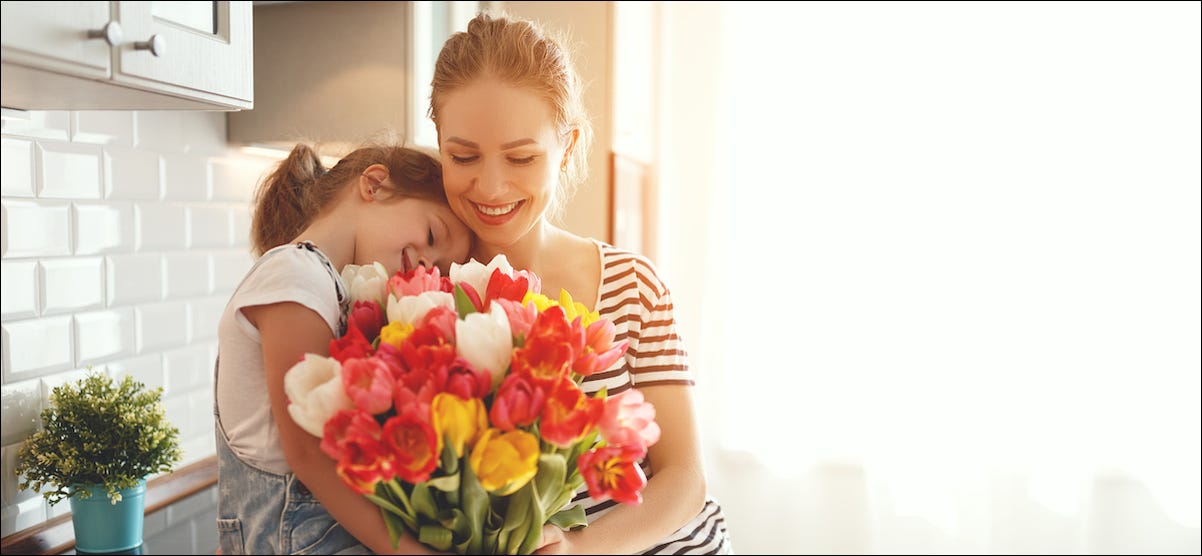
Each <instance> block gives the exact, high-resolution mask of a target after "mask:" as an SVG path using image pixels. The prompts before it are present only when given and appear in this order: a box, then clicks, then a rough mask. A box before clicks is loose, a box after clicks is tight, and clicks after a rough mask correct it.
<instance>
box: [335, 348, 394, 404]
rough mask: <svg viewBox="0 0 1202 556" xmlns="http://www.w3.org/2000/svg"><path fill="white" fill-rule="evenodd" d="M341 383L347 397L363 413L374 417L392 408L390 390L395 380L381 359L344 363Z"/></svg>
mask: <svg viewBox="0 0 1202 556" xmlns="http://www.w3.org/2000/svg"><path fill="white" fill-rule="evenodd" d="M342 383H343V386H344V387H345V388H346V394H347V396H348V397H350V398H351V401H353V402H355V406H356V407H358V408H359V409H361V410H363V411H366V412H368V413H371V414H373V415H375V414H378V413H384V412H385V411H388V410H389V409H390V408H391V407H392V389H393V388H394V387H395V385H396V380H395V379H394V378H393V376H392V371H391V370H390V369H389V368H388V364H387V363H385V362H384V361H383V360H382V359H379V358H376V357H366V358H360V359H348V360H346V361H344V362H343V363H342Z"/></svg>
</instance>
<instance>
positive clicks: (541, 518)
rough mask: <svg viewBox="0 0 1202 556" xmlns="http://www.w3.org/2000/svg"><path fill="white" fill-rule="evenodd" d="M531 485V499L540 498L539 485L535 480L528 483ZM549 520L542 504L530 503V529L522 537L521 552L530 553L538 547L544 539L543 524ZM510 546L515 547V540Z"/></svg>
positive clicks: (519, 550) (519, 549)
mask: <svg viewBox="0 0 1202 556" xmlns="http://www.w3.org/2000/svg"><path fill="white" fill-rule="evenodd" d="M528 486H529V487H530V498H531V500H538V499H539V493H538V485H537V484H535V483H534V481H530V483H529V484H528ZM546 522H547V513H546V512H544V511H543V508H542V506H541V505H539V504H537V503H532V504H530V529H528V530H527V531H526V538H525V539H522V545H521V546H520V547H519V548H518V553H519V554H530V553H531V552H534V549H535V548H538V544H539V543H540V542H541V541H542V540H543V524H544V523H546ZM510 543H511V544H510V547H509V548H511V549H512V548H513V546H512V543H513V540H512V539H511V540H510Z"/></svg>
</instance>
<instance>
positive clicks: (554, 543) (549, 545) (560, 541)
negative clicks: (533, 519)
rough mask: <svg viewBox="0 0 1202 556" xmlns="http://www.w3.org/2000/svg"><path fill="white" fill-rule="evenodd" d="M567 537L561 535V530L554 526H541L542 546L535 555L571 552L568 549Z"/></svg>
mask: <svg viewBox="0 0 1202 556" xmlns="http://www.w3.org/2000/svg"><path fill="white" fill-rule="evenodd" d="M569 544H570V543H569V542H568V537H567V535H564V534H563V529H560V528H559V527H556V526H554V525H550V524H547V525H543V544H542V546H539V547H538V548H537V549H536V550H535V551H534V553H535V554H569V553H570V552H571V551H570V550H569V548H568V545H569Z"/></svg>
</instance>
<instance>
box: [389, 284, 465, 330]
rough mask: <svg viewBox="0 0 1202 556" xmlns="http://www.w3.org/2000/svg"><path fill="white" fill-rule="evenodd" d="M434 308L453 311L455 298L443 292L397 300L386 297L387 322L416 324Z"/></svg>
mask: <svg viewBox="0 0 1202 556" xmlns="http://www.w3.org/2000/svg"><path fill="white" fill-rule="evenodd" d="M435 307H448V308H450V309H452V310H454V309H455V298H454V297H453V296H452V295H451V294H449V293H447V292H443V291H427V292H422V293H420V294H418V295H406V296H403V297H400V298H398V297H397V296H395V295H392V294H389V295H388V322H404V323H408V324H417V322H418V321H420V320H421V319H422V317H424V316H426V313H428V312H430V310H431V309H433V308H435Z"/></svg>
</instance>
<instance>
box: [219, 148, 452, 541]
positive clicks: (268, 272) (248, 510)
mask: <svg viewBox="0 0 1202 556" xmlns="http://www.w3.org/2000/svg"><path fill="white" fill-rule="evenodd" d="M251 239H252V242H253V244H254V245H253V246H254V249H255V252H256V254H259V255H260V256H259V258H258V260H257V261H256V262H255V264H254V266H253V267H252V268H251V269H250V271H249V272H248V273H247V276H246V278H245V279H243V281H242V284H241V285H239V286H238V289H237V290H236V291H235V292H234V294H233V297H232V298H231V299H230V302H229V304H228V305H227V306H226V308H225V313H224V314H223V315H222V317H221V321H220V324H219V326H218V338H219V340H218V347H219V354H218V364H217V375H216V398H217V400H216V408H215V411H214V413H215V415H216V425H217V453H218V469H219V483H218V484H219V500H218V520H217V526H218V530H219V532H220V540H221V551H222V553H223V554H297V553H314V554H354V553H367V552H368V551H371V552H376V553H388V552H393V550H394V549H393V548H392V544H391V543H390V541H389V538H388V533H387V529H386V528H385V526H384V520H383V518H382V517H381V516H380V509H379V507H377V506H376V505H374V504H372V503H371V502H370V501H368V500H367V499H366V498H364V497H363V496H362V495H360V494H358V493H356V492H354V491H352V490H351V489H349V488H348V487H347V486H345V484H344V483H343V482H342V480H341V479H340V478H339V477H338V476H337V475H336V474H335V472H334V465H335V462H334V460H332V459H331V458H330V457H329V456H327V455H325V454H324V453H322V452H321V450H320V449H319V447H318V444H319V442H320V439H318V438H316V437H314V436H312V435H310V434H309V433H307V432H305V431H304V430H302V429H301V428H300V427H299V426H298V425H297V424H296V423H295V422H294V421H293V420H292V418H291V417H290V416H289V414H288V411H287V406H288V399H287V397H286V396H285V395H284V373H285V372H286V371H287V370H288V369H289V368H291V367H292V365H293V364H294V363H295V362H296V361H298V360H299V359H300V358H301V357H302V355H303V354H304V353H307V352H312V353H321V354H327V353H328V352H329V343H330V340H331V339H334V338H336V337H338V336H340V335H341V334H342V333H343V329H344V327H345V322H344V317H343V315H344V314H345V309H346V308H347V304H348V303H349V296H348V295H347V292H346V286H345V284H343V283H342V280H341V278H340V276H339V273H340V271H341V269H342V267H343V266H345V265H347V264H352V263H353V264H359V265H363V264H370V263H372V262H373V261H379V262H380V263H382V264H383V265H384V266H385V268H386V269H387V270H388V272H389V273H390V274H391V273H393V272H396V271H397V270H409V269H410V268H413V267H415V266H416V265H426V266H437V267H439V268H441V269H442V270H443V272H446V271H448V270H449V266H450V264H451V263H452V262H462V261H463V260H464V258H465V257H466V255H467V252H468V248H469V244H470V239H471V236H470V233H469V232H468V230H467V228H466V227H464V225H463V223H462V222H460V221H459V219H458V218H456V217H455V215H454V214H453V213H452V212H451V211H450V210H449V209H448V207H447V204H446V196H445V193H444V192H443V188H442V172H441V169H440V167H439V162H438V160H437V159H435V158H433V157H431V156H429V155H427V154H424V153H422V152H420V151H417V150H413V149H407V148H401V147H367V148H361V149H358V150H356V151H354V152H352V153H350V154H349V155H347V156H346V157H345V158H343V159H342V160H340V161H339V162H338V163H337V164H335V165H334V167H332V168H329V169H326V168H323V167H322V163H321V159H320V158H318V157H317V155H316V154H315V153H314V152H313V150H312V149H310V148H309V147H308V146H305V145H298V146H297V147H296V148H294V149H293V150H292V152H291V153H290V154H289V155H288V158H287V159H285V160H284V161H283V162H281V163H280V164H279V166H278V168H276V170H275V171H274V173H272V174H271V175H270V176H269V177H268V178H267V179H266V180H265V181H264V183H263V184H262V186H261V188H260V190H259V192H258V195H257V199H256V208H255V214H254V222H253V225H252V238H251ZM399 550H400V551H402V552H428V550H427V549H425V548H424V547H422V546H421V545H419V544H417V542H416V541H414V540H413V539H412V536H408V535H407V536H405V537H403V538H402V540H401V545H400V547H399Z"/></svg>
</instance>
